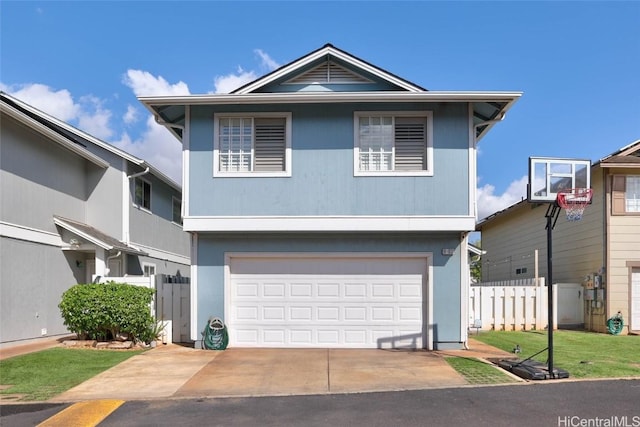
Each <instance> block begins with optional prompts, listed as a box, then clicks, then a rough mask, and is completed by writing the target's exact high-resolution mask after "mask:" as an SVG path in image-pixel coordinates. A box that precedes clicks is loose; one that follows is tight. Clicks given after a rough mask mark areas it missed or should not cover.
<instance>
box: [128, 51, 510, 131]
mask: <svg viewBox="0 0 640 427" xmlns="http://www.w3.org/2000/svg"><path fill="white" fill-rule="evenodd" d="M323 58H326V59H327V60H328V61H331V60H336V61H339V62H341V63H343V64H346V65H347V66H348V67H347V68H348V70H350V71H352V72H354V73H355V74H357V75H362V76H373V77H375V78H376V79H380V80H381V81H384V82H386V83H387V84H389V85H390V86H392V87H394V88H396V89H397V90H377V91H371V90H358V91H341V92H334V91H328V90H325V91H295V92H269V91H266V90H263V89H265V88H267V87H268V86H269V85H270V84H272V83H274V82H276V81H287V79H288V78H289V79H293V78H295V77H296V76H299V75H304V73H305V72H307V71H309V70H308V69H307V68H308V67H309V66H310V64H313V63H314V62H315V61H319V62H318V64H321V63H322V59H323ZM358 71H360V72H361V73H360V72H358ZM261 90H263V91H261ZM521 95H522V93H521V92H495V91H492V92H479V91H429V90H426V89H424V88H422V87H420V86H418V85H416V84H414V83H411V82H409V81H408V80H405V79H402V78H400V77H398V76H396V75H394V74H392V73H390V72H388V71H385V70H383V69H382V68H379V67H376V66H374V65H372V64H370V63H368V62H366V61H364V60H362V59H360V58H357V57H355V56H353V55H351V54H349V53H347V52H345V51H343V50H340V49H338V48H336V47H335V46H333V45H331V44H326V45H325V46H323V47H322V48H320V49H317V50H315V51H313V52H311V53H309V54H307V55H305V56H303V57H301V58H299V59H296V60H294V61H293V62H290V63H289V64H287V65H284V66H282V67H280V68H278V69H276V70H274V71H272V72H270V73H269V74H266V75H265V76H263V77H260V78H258V79H257V80H254V81H252V82H250V83H247V84H246V85H244V86H242V87H240V88H238V89H236V90H234V91H233V92H231V93H229V94H206V95H187V96H150V97H144V96H142V97H138V100H139V101H140V102H141V103H142V104H143V105H144V106H145V107H146V108H147V109H148V110H149V111H150V112H151V114H153V115H154V117H155V119H156V122H157V123H159V124H162V125H164V126H165V127H166V128H167V129H168V130H169V131H170V132H171V133H172V134H173V135H174V136H175V137H176V138H178V140H180V141H181V140H182V137H183V134H184V127H185V125H186V121H187V119H186V116H187V107H188V106H193V105H256V104H297V103H300V104H302V103H316V104H324V103H348V102H358V103H373V102H375V103H392V102H467V103H470V104H472V105H473V126H474V131H475V136H476V141H480V139H482V137H484V136H485V135H486V134H487V133H488V131H489V130H490V129H491V128H492V127H493V126H494V125H495V124H496V123H498V122H499V121H501V120H502V119H503V118H504V116H505V113H506V112H507V111H508V110H509V109H510V108H511V107H512V106H513V104H514V103H515V102H516V101H517V100H518V99H519V98H520V96H521Z"/></svg>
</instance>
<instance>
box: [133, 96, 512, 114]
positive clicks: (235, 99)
mask: <svg viewBox="0 0 640 427" xmlns="http://www.w3.org/2000/svg"><path fill="white" fill-rule="evenodd" d="M520 96H522V92H448V91H442V92H437V91H429V92H313V93H309V92H295V93H260V94H231V95H229V94H225V95H190V96H167V97H138V100H139V101H140V102H141V103H143V104H144V105H145V106H147V108H148V109H149V110H150V111H151V112H152V113H153V114H157V112H156V111H154V109H153V106H161V105H225V104H234V105H242V104H277V103H281V104H285V103H291V104H297V103H300V104H304V103H307V104H308V103H345V102H492V101H502V102H508V103H514V102H515V101H516V100H517V99H518V98H520ZM505 109H506V108H505Z"/></svg>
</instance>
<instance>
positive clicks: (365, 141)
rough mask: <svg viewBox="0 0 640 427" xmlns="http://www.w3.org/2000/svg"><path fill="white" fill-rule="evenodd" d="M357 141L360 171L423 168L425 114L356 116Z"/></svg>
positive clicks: (425, 132) (425, 131)
mask: <svg viewBox="0 0 640 427" xmlns="http://www.w3.org/2000/svg"><path fill="white" fill-rule="evenodd" d="M358 142H359V153H360V159H359V164H360V170H361V171H424V170H426V169H427V120H426V118H425V117H393V116H367V117H360V121H359V134H358Z"/></svg>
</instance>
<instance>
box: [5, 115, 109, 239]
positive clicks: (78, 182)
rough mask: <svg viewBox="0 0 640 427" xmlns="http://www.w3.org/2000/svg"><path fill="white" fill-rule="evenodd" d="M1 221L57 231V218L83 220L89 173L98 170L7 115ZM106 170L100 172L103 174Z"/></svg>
mask: <svg viewBox="0 0 640 427" xmlns="http://www.w3.org/2000/svg"><path fill="white" fill-rule="evenodd" d="M0 130H1V136H0V140H1V141H2V155H1V156H0V185H1V186H2V187H1V191H0V215H1V216H0V218H2V220H3V221H7V222H9V223H13V224H19V225H23V226H26V227H31V228H35V229H37V230H44V231H49V232H56V231H57V230H56V227H55V225H54V223H53V215H61V216H66V217H69V218H75V219H80V220H82V221H84V219H85V200H86V199H87V194H88V192H89V191H91V190H92V189H93V188H87V187H88V186H87V183H86V180H85V170H87V169H88V170H94V169H98V168H97V166H95V165H93V164H90V163H89V162H87V161H86V160H85V159H83V158H81V157H80V156H78V155H76V154H73V153H72V152H71V151H69V150H67V149H65V148H62V147H61V146H60V145H58V144H55V143H53V142H51V141H49V140H47V139H45V138H43V137H42V136H41V135H40V134H38V133H36V132H33V131H31V130H30V129H27V128H26V127H24V126H22V125H20V124H17V123H16V122H15V121H14V120H13V119H12V118H10V117H9V116H6V115H4V116H3V117H2V126H0ZM100 171H102V169H100Z"/></svg>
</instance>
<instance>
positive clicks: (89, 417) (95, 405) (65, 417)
mask: <svg viewBox="0 0 640 427" xmlns="http://www.w3.org/2000/svg"><path fill="white" fill-rule="evenodd" d="M123 403H124V400H90V401H87V402H80V403H75V404H73V405H71V406H69V407H68V408H65V409H64V410H62V411H60V412H58V413H57V414H55V415H54V416H53V417H51V418H49V419H48V420H45V421H43V422H42V423H40V424H38V426H37V427H58V426H60V427H94V426H97V425H98V424H100V423H101V422H102V421H103V420H104V419H105V418H107V417H108V416H109V414H111V413H112V412H113V411H115V410H116V409H118V408H119V407H120V405H122V404H123Z"/></svg>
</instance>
